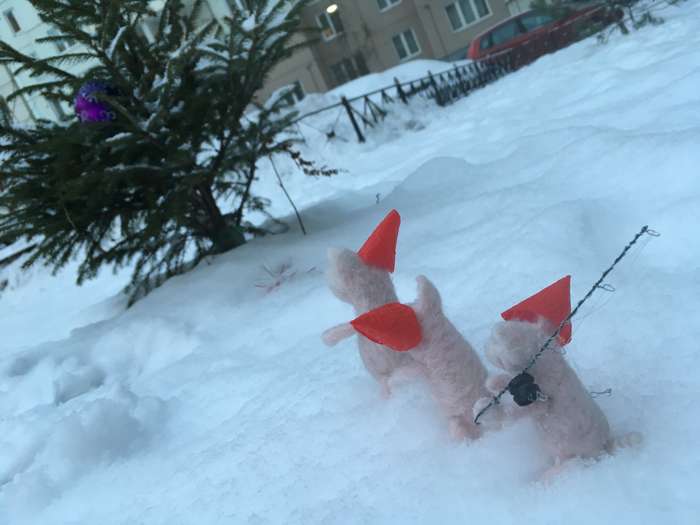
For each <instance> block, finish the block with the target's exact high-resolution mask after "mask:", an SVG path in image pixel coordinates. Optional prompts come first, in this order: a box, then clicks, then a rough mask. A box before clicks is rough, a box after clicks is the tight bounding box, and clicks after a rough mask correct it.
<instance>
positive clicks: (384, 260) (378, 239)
mask: <svg viewBox="0 0 700 525" xmlns="http://www.w3.org/2000/svg"><path fill="white" fill-rule="evenodd" d="M399 226H401V216H400V215H399V212H397V211H396V210H391V211H390V212H389V215H387V216H386V217H384V220H383V221H382V222H380V223H379V226H377V227H376V228H375V230H374V231H373V232H372V235H370V236H369V238H368V239H367V240H366V241H365V243H364V244H363V245H362V248H360V250H359V251H358V252H357V254H358V255H359V256H360V258H361V259H362V260H363V261H365V263H367V264H368V265H370V266H376V267H377V268H382V269H383V270H386V271H388V272H393V271H394V263H395V261H396V240H397V238H398V236H399Z"/></svg>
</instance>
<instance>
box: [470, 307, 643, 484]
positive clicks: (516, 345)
mask: <svg viewBox="0 0 700 525" xmlns="http://www.w3.org/2000/svg"><path fill="white" fill-rule="evenodd" d="M554 330H555V327H554V325H553V324H552V323H550V322H549V321H547V320H545V319H542V318H541V319H540V320H539V321H538V322H525V321H517V320H513V321H503V322H500V323H498V324H497V325H496V326H495V327H494V329H493V333H492V335H491V338H490V340H489V341H488V342H487V344H486V357H487V358H488V360H489V361H490V362H491V363H492V364H493V365H494V366H496V367H498V368H500V369H501V370H504V371H505V372H506V374H501V375H497V376H494V377H490V378H489V379H488V380H487V382H486V386H487V388H488V389H489V390H490V391H491V392H492V393H493V394H496V393H498V392H500V391H501V390H502V389H504V388H505V387H506V386H508V385H509V383H510V381H511V380H512V379H513V378H514V377H515V376H517V375H518V374H520V372H521V371H522V370H523V369H524V368H525V366H527V365H528V363H529V362H530V359H531V358H532V356H533V355H535V353H536V352H537V351H538V350H539V349H540V348H541V347H542V345H543V344H544V342H545V341H546V340H547V338H548V337H549V336H550V335H551V334H552V333H553V332H554ZM528 373H529V374H530V375H531V376H532V378H533V379H534V384H535V385H537V386H538V387H539V391H540V392H539V394H538V395H537V399H536V400H534V401H533V402H532V403H531V404H529V405H527V406H517V405H515V404H512V405H510V406H507V407H506V408H503V407H504V405H503V403H502V404H501V405H498V407H499V408H502V409H503V411H502V412H500V413H498V412H496V411H494V410H493V407H492V408H491V409H490V410H488V411H486V412H485V413H484V414H483V415H482V417H481V418H480V420H479V421H480V422H483V423H485V424H486V426H489V425H492V424H496V423H497V424H500V423H501V422H502V421H503V420H504V419H511V420H513V419H518V418H521V417H531V418H533V420H534V422H535V426H536V429H537V431H538V435H539V439H540V441H541V442H542V443H543V445H544V446H545V448H546V450H547V452H548V453H549V455H550V457H551V459H552V463H553V465H552V468H550V469H549V471H548V472H547V473H546V475H545V477H548V476H550V475H551V474H553V473H556V472H557V471H558V470H559V469H560V468H561V464H562V463H564V462H565V461H566V460H569V459H572V458H597V457H599V456H601V455H602V454H603V453H605V452H608V453H612V452H613V450H614V449H615V448H617V447H618V446H621V447H624V446H630V445H634V444H637V443H639V442H641V435H639V434H637V433H631V434H627V435H626V436H624V437H623V438H621V439H613V438H612V437H611V435H610V427H609V425H608V420H607V419H606V417H605V415H604V414H603V411H602V410H601V409H600V407H599V406H598V405H597V404H596V402H595V401H594V400H593V398H592V397H591V395H590V394H589V392H588V391H587V390H586V388H585V387H584V386H583V384H582V383H581V380H580V379H579V378H578V376H577V375H576V372H574V370H573V369H572V368H571V367H570V366H569V365H568V363H567V362H566V360H565V359H564V356H563V355H562V352H561V346H560V345H559V341H558V340H556V339H555V340H554V341H553V342H552V343H550V346H549V347H548V348H547V349H546V350H545V351H544V353H542V355H541V357H540V358H539V359H538V360H537V362H536V363H535V365H534V366H533V367H532V368H530V370H529V371H528ZM508 395H509V394H508V393H506V394H505V395H504V398H503V402H505V401H506V400H505V396H508ZM533 397H534V396H533ZM489 401H490V399H489V398H482V399H480V400H479V401H477V403H476V404H475V406H474V415H476V414H478V413H479V412H480V411H481V409H482V408H484V407H485V406H486V405H487V404H488V403H489Z"/></svg>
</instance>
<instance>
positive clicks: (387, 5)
mask: <svg viewBox="0 0 700 525" xmlns="http://www.w3.org/2000/svg"><path fill="white" fill-rule="evenodd" d="M400 3H401V0H377V5H378V6H379V10H380V11H387V10H388V9H391V8H392V7H394V6H395V5H396V4H400Z"/></svg>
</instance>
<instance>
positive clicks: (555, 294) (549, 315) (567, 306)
mask: <svg viewBox="0 0 700 525" xmlns="http://www.w3.org/2000/svg"><path fill="white" fill-rule="evenodd" d="M570 313H571V276H570V275H567V276H566V277H562V278H561V279H559V280H558V281H557V282H555V283H554V284H550V285H549V286H547V287H546V288H544V289H543V290H540V291H539V292H537V293H536V294H535V295H532V296H530V297H528V298H527V299H525V300H524V301H522V302H520V303H518V304H516V305H515V306H513V307H511V308H509V309H508V310H506V311H505V312H503V313H502V314H501V317H503V319H505V320H506V321H512V320H516V321H527V322H530V323H535V322H537V320H538V318H540V317H544V318H545V319H547V320H548V321H549V322H550V323H552V324H553V325H554V326H555V327H557V328H558V327H559V325H560V324H561V322H562V321H563V320H564V319H566V318H567V316H568V315H569V314H570ZM569 341H571V322H567V323H566V324H565V325H564V327H563V328H562V329H561V332H559V344H560V345H562V346H564V345H565V344H567V343H568V342H569Z"/></svg>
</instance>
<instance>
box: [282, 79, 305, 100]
mask: <svg viewBox="0 0 700 525" xmlns="http://www.w3.org/2000/svg"><path fill="white" fill-rule="evenodd" d="M289 87H290V88H291V89H290V90H289V91H288V92H287V94H286V95H285V96H284V99H285V100H286V101H287V103H288V104H289V105H290V106H293V105H294V104H296V103H297V102H300V101H302V100H304V97H305V96H306V93H304V87H303V86H302V85H301V82H299V81H298V80H297V81H296V82H294V83H293V84H291V85H290V86H289Z"/></svg>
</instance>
